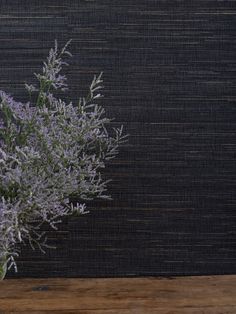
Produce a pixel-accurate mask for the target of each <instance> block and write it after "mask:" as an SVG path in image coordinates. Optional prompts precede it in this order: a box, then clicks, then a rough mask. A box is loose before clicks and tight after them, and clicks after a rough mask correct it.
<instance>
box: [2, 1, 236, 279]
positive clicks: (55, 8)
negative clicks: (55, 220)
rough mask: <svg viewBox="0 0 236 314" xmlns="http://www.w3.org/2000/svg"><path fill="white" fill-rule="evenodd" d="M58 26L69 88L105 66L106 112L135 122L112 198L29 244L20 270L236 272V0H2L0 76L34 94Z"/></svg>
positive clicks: (113, 168)
mask: <svg viewBox="0 0 236 314" xmlns="http://www.w3.org/2000/svg"><path fill="white" fill-rule="evenodd" d="M55 38H57V39H58V41H59V43H60V44H61V45H63V44H64V43H65V42H66V41H67V40H68V39H70V38H72V39H73V41H72V44H71V52H72V53H73V54H74V57H73V59H72V60H71V62H70V63H71V66H70V68H68V69H66V73H67V75H68V79H69V83H70V84H71V89H70V93H69V94H68V95H67V97H68V99H72V100H74V101H76V99H78V96H79V95H81V94H82V95H85V94H86V90H87V87H88V85H89V84H90V81H91V79H92V77H93V75H94V74H98V73H99V72H100V71H101V70H102V71H104V80H105V90H104V93H105V97H104V99H103V101H104V102H103V103H104V107H105V108H106V112H107V115H108V116H109V117H114V118H115V119H116V120H115V121H116V122H114V125H118V124H120V123H123V125H124V128H125V130H126V132H127V133H129V134H130V137H129V143H128V144H126V145H125V146H123V147H122V149H121V153H120V155H119V158H118V159H116V160H114V161H113V162H112V163H111V165H110V167H109V168H108V169H107V171H106V173H107V175H108V176H110V177H112V179H113V182H112V183H111V184H110V192H111V194H112V196H113V201H109V202H105V203H104V202H99V201H98V202H94V203H91V204H89V208H90V209H91V213H90V214H89V215H86V216H83V217H78V218H69V219H68V220H65V221H64V223H63V225H61V226H60V229H59V230H58V232H50V233H49V238H50V243H52V244H56V245H57V247H58V248H57V250H49V251H47V253H46V255H41V253H40V252H32V251H31V250H30V248H28V247H25V248H23V250H22V255H21V256H20V258H19V260H18V267H19V272H18V274H17V275H15V274H14V273H13V272H12V273H11V274H10V276H19V277H22V276H24V277H28V276H36V277H37V276H42V277H45V276H75V277H76V276H89V277H91V276H136V275H146V276H149V275H180V274H224V273H225V274H226V273H236V211H235V210H236V208H235V207H236V193H235V191H236V177H235V174H236V173H235V170H236V169H235V168H236V167H235V164H236V161H235V159H236V158H235V153H236V136H235V130H236V89H235V85H236V53H235V51H236V2H235V1H223V0H222V1H216V0H204V1H202V0H185V1H184V0H182V1H181V0H178V1H177V0H172V1H161V0H160V1H158V0H155V1H154V0H94V1H82V0H81V1H76V0H65V1H58V0H57V1H56V0H52V1H46V0H40V1H36V0H31V1H26V0H18V1H13V0H5V1H4V0H1V2H0V88H1V89H3V90H6V91H7V92H9V93H12V94H13V95H14V96H15V97H16V98H18V99H21V100H25V98H26V93H25V91H24V89H23V84H24V82H25V81H28V82H30V80H31V77H32V74H33V72H35V71H37V70H38V69H39V68H40V67H41V64H42V61H43V59H44V58H45V57H46V56H47V52H48V49H49V48H50V47H51V46H53V42H54V39H55Z"/></svg>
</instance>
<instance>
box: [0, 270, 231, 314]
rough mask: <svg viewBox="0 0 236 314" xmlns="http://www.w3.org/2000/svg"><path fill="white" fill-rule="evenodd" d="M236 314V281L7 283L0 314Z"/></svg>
mask: <svg viewBox="0 0 236 314" xmlns="http://www.w3.org/2000/svg"><path fill="white" fill-rule="evenodd" d="M3 313H4V314H5V313H27V314H28V313H29V314H31V313H32V314H36V313H37V314H38V313H49V314H51V313H59V314H71V313H79V314H89V313H91V314H120V313H122V314H130V313H133V314H142V313H145V314H149V313H150V314H190V313H191V314H236V275H235V276H228V275H227V276H201V277H178V278H160V277H157V278H153V277H150V278H149V277H148V278H116V279H66V278H63V279H59V278H58V279H18V280H15V279H8V280H7V279H6V280H5V281H3V282H1V283H0V314H3Z"/></svg>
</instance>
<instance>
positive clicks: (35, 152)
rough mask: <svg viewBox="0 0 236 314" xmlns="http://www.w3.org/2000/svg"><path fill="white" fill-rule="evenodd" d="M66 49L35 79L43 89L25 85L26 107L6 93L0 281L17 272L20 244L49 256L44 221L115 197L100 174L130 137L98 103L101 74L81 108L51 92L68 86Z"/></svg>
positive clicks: (0, 129) (2, 103)
mask: <svg viewBox="0 0 236 314" xmlns="http://www.w3.org/2000/svg"><path fill="white" fill-rule="evenodd" d="M68 44H69V42H68V43H67V44H66V45H65V46H64V47H63V48H62V49H61V50H58V45H57V42H55V47H54V48H53V49H51V50H50V52H49V56H48V58H47V61H46V62H45V63H44V64H43V71H42V73H40V74H35V76H36V78H37V80H38V85H36V86H35V85H32V84H31V85H28V84H26V85H25V87H26V89H27V91H28V92H29V96H30V101H29V102H28V103H26V104H23V103H20V102H16V101H15V100H14V99H13V98H12V97H11V96H9V95H7V94H6V93H5V92H3V91H0V144H1V146H0V166H1V167H0V277H4V276H5V273H6V271H7V269H9V268H11V267H12V266H14V267H15V270H17V267H16V260H15V258H16V257H17V256H18V255H19V253H20V251H19V244H20V243H26V241H28V242H29V243H30V245H31V246H32V248H33V249H34V248H35V247H39V248H40V250H41V251H43V252H44V247H48V246H49V245H48V243H47V238H46V235H45V233H44V232H43V231H41V228H40V227H41V225H42V224H44V223H47V224H49V225H50V226H51V227H52V228H54V229H56V228H57V224H58V223H60V222H61V218H62V217H63V216H66V215H70V214H72V213H77V214H85V213H87V212H88V211H87V210H86V205H85V204H86V201H87V200H91V199H94V198H97V197H98V198H109V196H108V195H107V194H106V191H107V182H108V181H104V180H103V178H102V175H101V169H102V168H104V167H105V163H106V161H107V160H109V159H111V158H114V157H115V156H116V155H117V153H118V148H119V145H120V144H121V143H123V142H124V141H125V137H126V136H124V135H123V133H122V127H121V128H117V129H114V135H113V136H111V135H110V134H109V132H108V130H107V128H106V126H107V124H108V123H109V122H110V120H109V119H108V118H106V117H104V109H103V108H102V107H101V106H100V105H98V104H97V103H96V100H97V99H98V98H100V97H102V95H101V89H102V82H103V80H102V74H100V75H99V76H98V77H96V76H95V77H94V79H93V81H92V83H91V86H90V89H89V93H88V95H87V97H82V98H80V99H79V102H78V104H77V105H76V106H75V105H73V104H72V103H71V102H69V103H66V102H65V101H64V100H62V99H60V98H57V97H56V96H55V95H53V91H56V90H62V91H64V90H66V89H67V84H66V77H65V76H64V75H61V70H62V67H63V66H64V65H67V63H66V62H65V61H64V60H63V57H65V56H71V54H70V52H69V51H68V50H67V47H68ZM32 93H35V94H36V101H35V102H33V101H32V100H31V94H32ZM73 199H77V200H78V202H77V203H76V204H74V203H73Z"/></svg>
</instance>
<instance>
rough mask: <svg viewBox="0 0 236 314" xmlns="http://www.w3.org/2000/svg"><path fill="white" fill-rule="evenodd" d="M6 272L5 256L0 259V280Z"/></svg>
mask: <svg viewBox="0 0 236 314" xmlns="http://www.w3.org/2000/svg"><path fill="white" fill-rule="evenodd" d="M6 273H7V258H6V256H4V257H2V258H1V259H0V280H3V279H4V278H5V276H6Z"/></svg>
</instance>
